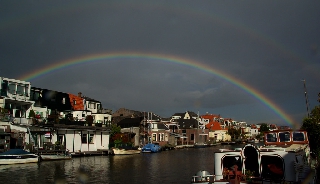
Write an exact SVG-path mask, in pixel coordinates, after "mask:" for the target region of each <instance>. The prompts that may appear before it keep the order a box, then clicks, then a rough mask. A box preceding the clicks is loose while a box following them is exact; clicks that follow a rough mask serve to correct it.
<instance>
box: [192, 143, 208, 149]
mask: <svg viewBox="0 0 320 184" xmlns="http://www.w3.org/2000/svg"><path fill="white" fill-rule="evenodd" d="M208 146H209V145H208V144H206V143H195V144H194V148H206V147H208Z"/></svg>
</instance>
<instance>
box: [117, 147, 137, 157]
mask: <svg viewBox="0 0 320 184" xmlns="http://www.w3.org/2000/svg"><path fill="white" fill-rule="evenodd" d="M112 151H113V154H115V155H134V154H140V153H141V150H139V149H125V148H113V149H112Z"/></svg>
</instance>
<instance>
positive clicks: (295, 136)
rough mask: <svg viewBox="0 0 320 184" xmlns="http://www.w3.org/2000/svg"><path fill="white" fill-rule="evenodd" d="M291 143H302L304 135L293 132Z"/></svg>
mask: <svg viewBox="0 0 320 184" xmlns="http://www.w3.org/2000/svg"><path fill="white" fill-rule="evenodd" d="M292 136H293V141H304V133H303V132H293V135H292Z"/></svg>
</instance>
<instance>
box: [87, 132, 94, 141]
mask: <svg viewBox="0 0 320 184" xmlns="http://www.w3.org/2000/svg"><path fill="white" fill-rule="evenodd" d="M93 137H94V134H89V140H88V142H89V143H93Z"/></svg>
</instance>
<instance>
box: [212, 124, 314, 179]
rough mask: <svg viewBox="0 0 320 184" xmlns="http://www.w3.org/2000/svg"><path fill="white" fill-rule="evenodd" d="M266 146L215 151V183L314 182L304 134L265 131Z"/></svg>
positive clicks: (312, 168)
mask: <svg viewBox="0 0 320 184" xmlns="http://www.w3.org/2000/svg"><path fill="white" fill-rule="evenodd" d="M264 140H265V142H264V144H265V146H261V147H256V146H254V145H252V144H246V145H245V146H244V147H242V148H236V149H229V150H226V149H220V150H219V151H218V152H215V154H214V158H215V163H214V164H215V172H214V175H215V181H214V183H241V182H242V183H243V182H249V181H251V182H252V181H254V180H257V181H260V182H263V183H267V184H268V183H274V182H282V183H295V182H302V181H303V183H306V184H307V183H308V184H314V183H316V181H315V180H316V175H315V170H314V166H313V165H312V164H311V163H312V161H311V154H310V148H309V141H308V137H307V132H306V131H302V130H301V131H293V130H279V131H270V132H266V133H265V136H264Z"/></svg>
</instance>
